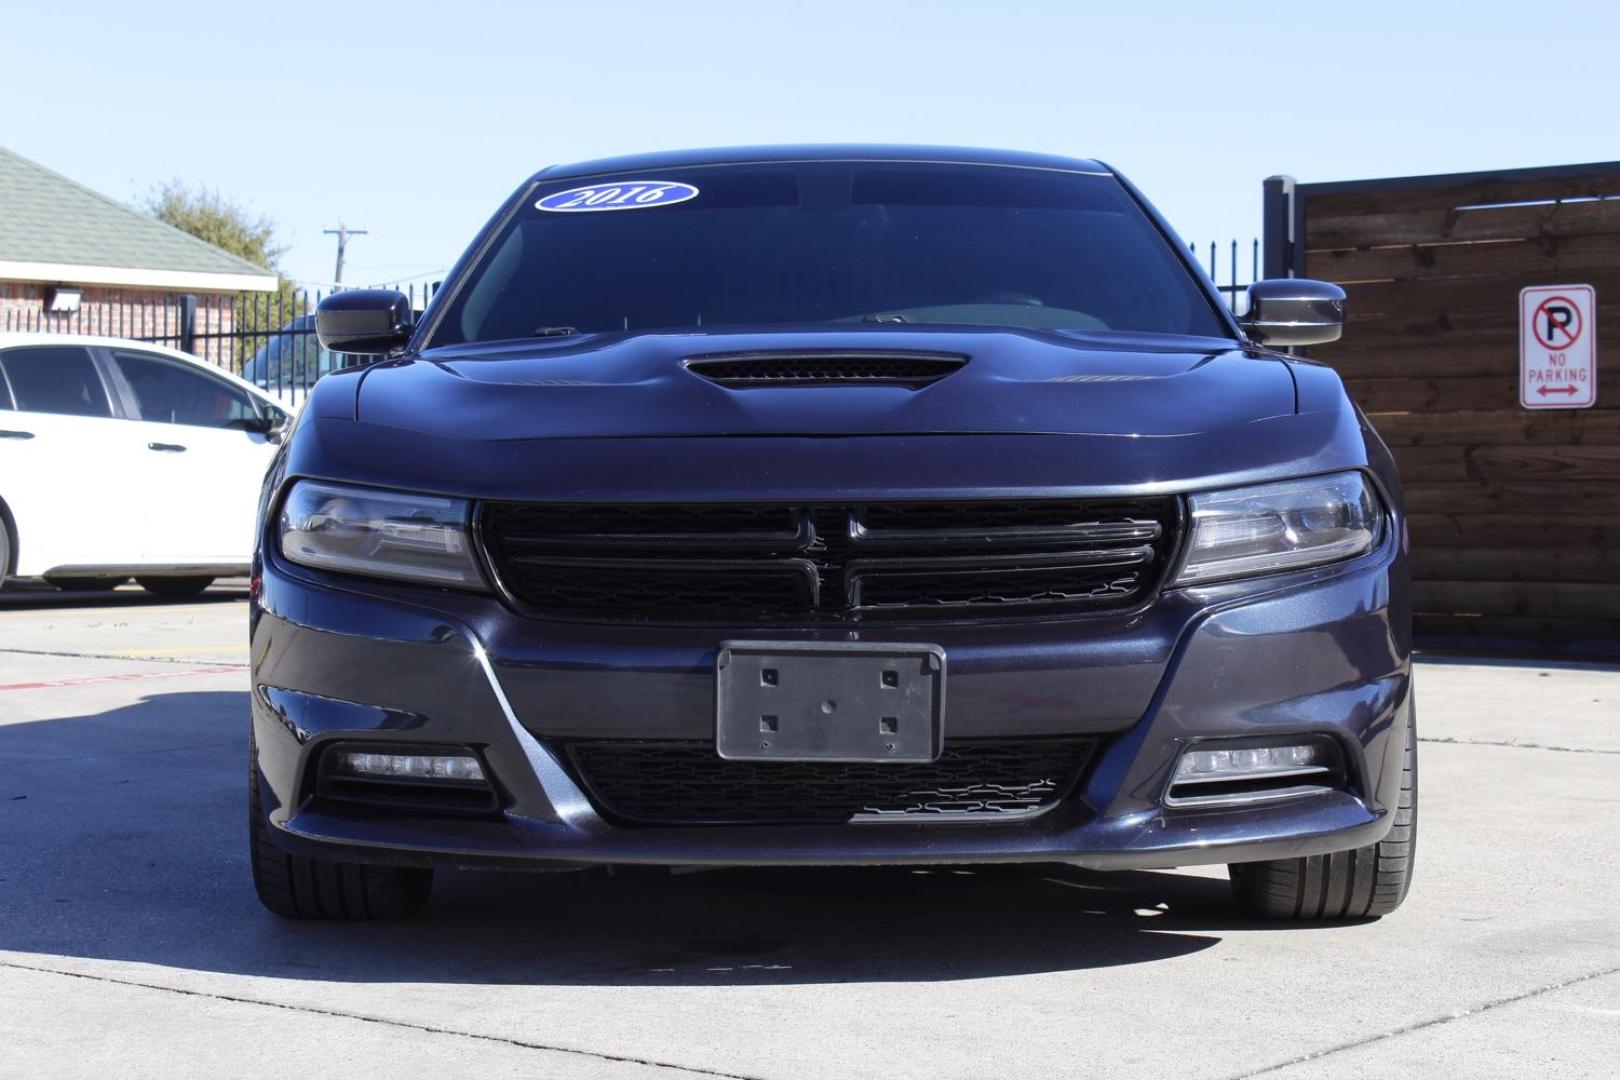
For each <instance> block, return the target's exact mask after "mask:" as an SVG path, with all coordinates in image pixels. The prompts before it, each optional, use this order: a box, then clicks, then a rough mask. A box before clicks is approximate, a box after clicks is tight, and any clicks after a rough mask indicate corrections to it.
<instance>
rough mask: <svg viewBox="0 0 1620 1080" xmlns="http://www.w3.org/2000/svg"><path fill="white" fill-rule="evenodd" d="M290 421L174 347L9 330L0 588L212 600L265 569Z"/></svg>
mask: <svg viewBox="0 0 1620 1080" xmlns="http://www.w3.org/2000/svg"><path fill="white" fill-rule="evenodd" d="M286 423H287V413H286V410H285V409H283V408H282V407H281V406H280V405H278V404H277V403H276V402H274V401H273V400H271V399H270V398H269V397H268V396H266V395H265V394H264V393H262V392H261V391H259V390H257V389H255V388H254V387H252V386H250V385H249V384H248V383H246V382H243V381H242V380H241V379H238V378H236V377H234V376H232V375H229V374H226V373H225V372H223V371H220V370H219V369H218V368H216V367H214V366H213V365H211V364H208V363H205V362H203V361H201V360H198V359H197V358H196V357H193V356H190V355H188V354H186V353H183V352H178V351H176V350H174V349H166V348H163V347H162V346H160V345H148V344H145V343H142V342H138V341H126V340H124V339H121V338H107V337H87V336H79V335H69V334H10V333H0V582H4V581H5V580H6V578H8V577H30V578H44V579H45V580H46V581H48V582H51V583H52V584H55V585H57V586H59V587H61V588H64V589H97V588H110V587H112V586H113V585H116V584H119V583H120V582H123V581H125V580H127V579H128V578H130V577H133V578H135V580H136V581H138V582H139V583H140V584H141V585H142V586H144V587H145V588H146V589H147V590H149V591H150V592H153V593H156V594H158V595H161V596H187V595H191V594H195V593H199V592H201V591H202V590H203V589H205V588H207V587H208V584H209V582H211V581H212V580H213V579H214V578H216V577H222V576H226V575H237V574H244V573H246V572H247V571H248V569H249V566H250V564H251V562H252V551H253V519H254V512H255V508H256V505H257V501H258V496H259V486H260V483H261V481H262V480H263V478H264V473H265V470H266V469H267V468H268V467H269V465H270V460H271V458H273V457H274V456H275V452H276V444H277V443H278V442H280V440H281V435H282V432H283V430H284V428H285V426H286Z"/></svg>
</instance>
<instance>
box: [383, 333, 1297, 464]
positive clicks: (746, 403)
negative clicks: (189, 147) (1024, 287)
mask: <svg viewBox="0 0 1620 1080" xmlns="http://www.w3.org/2000/svg"><path fill="white" fill-rule="evenodd" d="M851 353H856V354H869V353H881V354H885V356H886V357H893V358H895V359H904V358H906V357H907V355H908V354H927V355H931V356H951V357H960V358H962V359H963V360H964V361H965V362H964V363H962V364H961V366H960V367H959V368H957V369H956V370H955V371H954V372H952V373H950V374H948V375H945V376H944V377H942V378H939V379H938V380H937V381H935V382H932V383H929V384H928V385H925V386H922V387H920V388H915V389H913V388H908V387H905V386H894V385H871V384H842V385H771V386H766V387H755V386H750V387H748V388H744V389H736V388H728V387H726V386H723V385H719V384H717V383H715V382H713V381H710V380H709V379H707V378H704V377H702V376H700V375H698V374H696V373H695V372H694V371H693V370H691V369H689V368H688V367H687V362H688V361H691V360H693V359H696V358H732V357H738V358H758V357H778V356H783V355H786V356H790V357H816V356H837V355H840V354H844V355H848V354H851ZM1294 412H1295V389H1294V381H1293V377H1292V376H1291V375H1290V373H1289V370H1288V367H1287V365H1286V364H1284V363H1282V362H1280V361H1278V360H1275V359H1271V358H1267V357H1264V356H1262V355H1257V354H1255V353H1252V352H1247V351H1244V350H1243V349H1241V348H1238V347H1236V345H1235V343H1233V342H1231V341H1227V340H1223V339H1207V338H1186V337H1171V336H1152V335H1124V334H1103V333H1086V334H1068V333H1064V334H1056V333H1045V332H1024V331H1016V330H1001V329H982V330H978V329H950V330H943V329H931V328H930V329H913V328H906V329H903V330H902V329H898V328H887V327H885V328H881V329H858V330H825V329H804V330H796V331H788V332H773V333H738V332H731V333H726V332H703V333H639V334H601V335H589V336H586V337H583V338H579V337H575V338H568V339H565V340H563V341H556V342H554V341H548V340H545V339H537V340H535V341H522V342H494V343H483V344H480V345H476V346H456V347H450V348H441V349H433V350H428V351H426V352H422V353H419V354H416V355H414V356H409V357H406V358H403V359H400V360H394V361H389V362H386V363H382V364H378V365H376V366H374V367H372V368H370V369H369V370H368V371H367V372H366V373H365V376H364V378H363V380H362V381H361V383H360V387H359V390H358V397H357V400H356V413H355V418H356V419H358V420H360V421H361V422H362V423H364V424H367V425H379V426H384V427H392V428H399V429H404V430H408V431H416V432H421V433H423V434H427V435H434V436H440V437H446V438H459V439H475V440H511V439H533V438H597V437H613V436H638V437H683V436H727V435H735V436H748V435H933V434H974V433H986V434H1072V435H1086V434H1096V435H1141V436H1169V435H1190V434H1199V433H1205V432H1212V431H1217V430H1221V429H1228V428H1232V427H1235V426H1238V425H1243V424H1247V423H1251V422H1253V421H1257V420H1263V419H1266V418H1268V417H1275V416H1282V415H1292V414H1293V413H1294Z"/></svg>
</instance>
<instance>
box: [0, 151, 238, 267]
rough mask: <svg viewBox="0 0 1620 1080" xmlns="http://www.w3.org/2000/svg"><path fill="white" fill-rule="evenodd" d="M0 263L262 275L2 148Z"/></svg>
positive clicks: (230, 255) (221, 251) (216, 249)
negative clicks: (57, 264) (58, 264)
mask: <svg viewBox="0 0 1620 1080" xmlns="http://www.w3.org/2000/svg"><path fill="white" fill-rule="evenodd" d="M0 262H22V263H63V264H72V265H77V266H109V267H126V268H131V269H140V270H174V271H188V272H192V273H208V274H243V275H251V276H253V277H255V278H260V279H262V278H263V277H264V276H265V275H266V274H268V273H270V271H267V270H265V269H264V268H262V267H258V266H254V265H253V264H252V263H250V262H248V261H247V260H246V259H243V258H239V257H237V256H235V255H232V254H231V253H230V252H228V251H225V250H223V249H221V248H217V247H215V246H214V245H212V244H209V243H206V242H204V241H202V240H199V239H197V238H196V237H195V236H191V235H190V234H188V233H184V232H181V231H180V230H179V229H176V228H174V227H173V226H171V225H166V224H164V223H163V222H161V221H158V220H157V219H156V218H149V217H147V216H146V215H144V214H141V213H138V212H137V211H135V210H131V209H130V208H129V207H127V206H125V205H123V204H122V203H119V202H115V201H113V200H112V199H109V198H108V197H107V196H105V195H101V194H99V193H97V192H94V191H91V190H90V189H89V188H87V187H85V186H84V185H82V184H79V183H76V182H75V181H73V180H69V179H68V178H67V177H65V176H62V175H61V174H59V173H55V172H52V171H51V170H50V169H47V168H45V167H44V166H43V165H40V164H38V163H37V162H33V161H30V160H28V159H27V158H25V157H23V156H21V155H20V154H16V153H13V152H12V151H10V150H7V149H5V148H4V147H0ZM249 287H251V286H249Z"/></svg>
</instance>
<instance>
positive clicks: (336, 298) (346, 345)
mask: <svg viewBox="0 0 1620 1080" xmlns="http://www.w3.org/2000/svg"><path fill="white" fill-rule="evenodd" d="M414 323H415V320H414V318H413V316H412V314H411V302H410V300H409V299H407V298H406V296H405V294H404V293H402V292H395V291H394V290H393V289H349V290H347V291H345V292H340V293H333V294H332V295H331V296H328V297H327V298H326V299H325V300H322V301H321V306H320V307H318V308H316V309H315V335H316V336H317V337H318V338H320V339H321V347H322V348H324V349H330V350H331V351H332V352H344V353H355V354H357V355H360V356H386V355H387V354H388V353H392V352H398V351H399V350H400V349H403V348H404V347H405V343H406V342H408V341H410V339H411V328H412V326H413V325H414Z"/></svg>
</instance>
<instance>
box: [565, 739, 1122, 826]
mask: <svg viewBox="0 0 1620 1080" xmlns="http://www.w3.org/2000/svg"><path fill="white" fill-rule="evenodd" d="M1094 746H1095V741H1094V740H1092V739H1086V738H1068V737H1047V738H1022V739H955V740H947V741H946V743H945V751H944V753H943V754H941V755H940V758H939V760H938V761H933V762H929V763H927V764H920V765H895V764H889V763H873V764H843V763H833V762H745V761H726V760H725V759H723V758H721V757H720V756H719V755H717V754H716V753H715V749H714V744H713V743H712V742H708V741H705V740H696V739H690V740H688V739H681V740H674V739H671V740H631V739H617V740H606V739H604V740H591V741H581V742H574V743H571V744H570V745H569V746H568V748H567V751H568V759H569V761H570V763H571V764H572V766H573V769H574V772H575V774H576V775H577V776H578V777H579V779H580V780H581V782H582V783H583V784H584V785H585V788H586V791H587V792H588V793H589V794H590V796H591V799H592V801H594V802H595V803H596V805H597V807H598V808H599V809H600V810H601V811H602V812H603V813H604V814H606V815H607V816H609V817H612V818H616V819H618V820H620V821H624V822H628V823H632V824H659V825H662V824H685V825H695V824H733V825H741V824H748V825H764V824H813V823H839V822H847V821H852V820H884V819H904V820H937V819H946V818H951V819H995V818H1004V819H1005V818H1017V817H1022V816H1028V815H1030V814H1034V813H1038V812H1040V811H1041V810H1044V809H1046V808H1048V807H1050V806H1051V805H1052V804H1053V803H1055V802H1057V800H1059V799H1061V798H1062V797H1063V796H1064V794H1065V793H1067V792H1068V791H1069V789H1070V788H1072V787H1073V786H1074V783H1075V781H1076V780H1077V779H1078V778H1079V776H1080V773H1081V771H1082V770H1083V769H1084V768H1085V765H1086V762H1087V761H1088V760H1089V759H1090V757H1091V753H1092V750H1093V748H1094Z"/></svg>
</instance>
